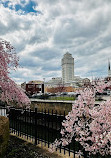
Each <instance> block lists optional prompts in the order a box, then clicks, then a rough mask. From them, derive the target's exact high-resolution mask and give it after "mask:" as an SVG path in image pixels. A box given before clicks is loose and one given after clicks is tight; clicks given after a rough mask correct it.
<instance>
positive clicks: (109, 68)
mask: <svg viewBox="0 0 111 158" xmlns="http://www.w3.org/2000/svg"><path fill="white" fill-rule="evenodd" d="M108 77H111V67H110V61H109V60H108Z"/></svg>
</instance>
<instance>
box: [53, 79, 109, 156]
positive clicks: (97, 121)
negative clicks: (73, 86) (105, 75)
mask: <svg viewBox="0 0 111 158" xmlns="http://www.w3.org/2000/svg"><path fill="white" fill-rule="evenodd" d="M108 86H111V81H109V82H108V83H105V82H104V80H100V79H98V80H95V81H93V82H92V87H87V88H84V89H83V90H80V91H79V92H78V93H79V94H80V95H79V96H78V100H76V101H75V103H74V104H73V105H72V111H71V112H69V113H68V115H67V116H66V117H65V118H66V120H64V121H63V123H62V126H63V127H62V130H61V134H62V138H61V139H60V140H58V144H59V145H60V144H62V145H63V146H65V145H67V143H70V142H71V140H72V138H73V136H75V140H76V141H79V143H80V144H81V145H82V146H83V147H84V148H85V150H86V151H89V154H96V153H100V154H101V155H108V154H111V147H110V144H111V132H110V131H111V100H109V101H104V102H102V103H101V104H100V105H98V106H95V94H96V92H103V90H104V89H105V88H106V87H108ZM89 141H90V142H91V143H90V144H89V143H88V142H89ZM54 144H55V142H54V143H53V145H52V146H54ZM58 144H57V141H56V146H54V148H55V149H56V148H57V146H58ZM54 148H53V151H54Z"/></svg>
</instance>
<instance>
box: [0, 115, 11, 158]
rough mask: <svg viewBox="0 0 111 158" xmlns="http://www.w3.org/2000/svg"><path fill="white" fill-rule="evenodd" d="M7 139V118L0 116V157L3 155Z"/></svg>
mask: <svg viewBox="0 0 111 158" xmlns="http://www.w3.org/2000/svg"><path fill="white" fill-rule="evenodd" d="M8 140H9V120H8V118H7V117H4V116H0V158H2V157H3V155H4V153H5V151H6V149H7V145H8Z"/></svg>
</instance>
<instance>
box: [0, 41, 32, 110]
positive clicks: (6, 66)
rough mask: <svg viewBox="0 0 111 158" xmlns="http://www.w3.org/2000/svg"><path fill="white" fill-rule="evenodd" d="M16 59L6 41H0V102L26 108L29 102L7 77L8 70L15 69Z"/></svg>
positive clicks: (13, 50)
mask: <svg viewBox="0 0 111 158" xmlns="http://www.w3.org/2000/svg"><path fill="white" fill-rule="evenodd" d="M18 65H19V64H18V57H17V56H16V53H15V49H14V48H13V47H12V46H11V45H10V43H8V42H7V41H4V40H2V39H1V40H0V100H1V101H3V102H7V103H8V104H10V103H11V104H12V103H13V102H14V104H15V105H18V106H21V107H22V106H27V105H29V104H30V100H29V99H28V97H27V96H26V95H25V94H24V92H23V91H22V89H21V88H19V87H18V86H17V85H16V84H15V82H14V81H12V80H11V79H10V77H9V70H11V69H14V70H15V68H17V66H18Z"/></svg>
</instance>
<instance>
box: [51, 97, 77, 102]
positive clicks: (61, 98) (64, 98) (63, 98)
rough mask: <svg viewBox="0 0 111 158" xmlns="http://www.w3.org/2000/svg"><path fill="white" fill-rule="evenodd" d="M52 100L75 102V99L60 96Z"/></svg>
mask: <svg viewBox="0 0 111 158" xmlns="http://www.w3.org/2000/svg"><path fill="white" fill-rule="evenodd" d="M50 100H64V101H65V100H66V101H67V100H68V101H74V100H75V97H68V96H60V97H52V98H50Z"/></svg>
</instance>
